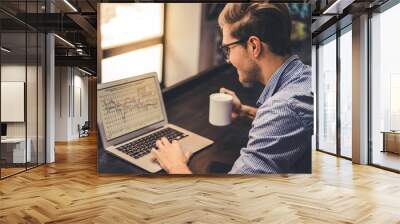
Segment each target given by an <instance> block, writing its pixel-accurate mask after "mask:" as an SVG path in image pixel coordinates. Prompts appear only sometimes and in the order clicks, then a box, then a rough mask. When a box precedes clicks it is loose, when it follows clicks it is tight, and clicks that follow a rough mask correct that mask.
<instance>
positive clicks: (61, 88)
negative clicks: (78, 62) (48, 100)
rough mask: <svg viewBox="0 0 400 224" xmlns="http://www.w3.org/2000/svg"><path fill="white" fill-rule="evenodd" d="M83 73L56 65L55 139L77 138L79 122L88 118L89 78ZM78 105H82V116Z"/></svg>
mask: <svg viewBox="0 0 400 224" xmlns="http://www.w3.org/2000/svg"><path fill="white" fill-rule="evenodd" d="M82 75H83V74H82V73H81V72H80V71H79V70H77V69H75V68H71V67H56V83H55V85H56V92H55V126H56V128H55V129H56V133H55V141H70V140H73V139H77V138H78V137H79V136H78V134H79V133H78V124H80V125H81V126H82V125H83V123H84V122H85V121H87V120H88V79H87V77H83V76H82ZM79 89H80V94H81V97H80V100H81V103H79V102H78V100H79V97H78V96H79V93H78V90H79ZM77 105H81V106H82V108H81V109H82V116H81V114H80V113H79V108H78V107H77ZM74 110H75V111H74Z"/></svg>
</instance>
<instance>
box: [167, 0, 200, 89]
mask: <svg viewBox="0 0 400 224" xmlns="http://www.w3.org/2000/svg"><path fill="white" fill-rule="evenodd" d="M200 27H201V4H200V3H196V4H185V3H179V4H178V3H173V4H166V29H165V59H164V60H165V68H164V71H165V76H164V77H165V86H166V87H168V86H171V85H173V84H176V83H178V82H180V81H182V80H184V79H187V78H189V77H190V76H193V75H196V74H197V73H198V72H199V55H200V53H199V52H200V31H201V29H200Z"/></svg>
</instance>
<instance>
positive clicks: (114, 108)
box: [98, 77, 163, 140]
mask: <svg viewBox="0 0 400 224" xmlns="http://www.w3.org/2000/svg"><path fill="white" fill-rule="evenodd" d="M156 85H158V83H157V82H156V80H155V79H154V78H152V77H151V78H146V79H142V80H136V81H133V82H129V83H124V84H121V85H118V86H114V87H110V88H106V89H103V90H102V91H99V92H98V100H99V102H98V104H99V107H100V113H101V116H102V118H103V126H104V130H105V135H106V138H107V139H108V140H110V139H113V138H116V137H120V136H122V135H124V134H127V133H130V132H132V131H135V130H138V129H140V128H143V127H146V126H149V125H151V124H154V123H156V122H159V121H161V120H163V113H162V107H161V103H160V98H159V95H158V92H157V86H156Z"/></svg>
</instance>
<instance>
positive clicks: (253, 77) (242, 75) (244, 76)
mask: <svg viewBox="0 0 400 224" xmlns="http://www.w3.org/2000/svg"><path fill="white" fill-rule="evenodd" d="M238 73H239V81H240V83H242V84H243V85H249V83H253V82H257V81H259V79H260V77H261V68H260V66H258V65H257V64H256V63H255V62H254V61H249V65H248V66H247V68H246V69H244V70H243V71H238Z"/></svg>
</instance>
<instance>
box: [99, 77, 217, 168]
mask: <svg viewBox="0 0 400 224" xmlns="http://www.w3.org/2000/svg"><path fill="white" fill-rule="evenodd" d="M97 110H98V111H97V114H98V116H99V117H98V128H99V131H100V136H101V140H102V142H103V146H104V150H105V151H106V152H108V153H110V154H112V155H114V156H117V157H119V158H121V159H123V160H125V161H127V162H129V163H131V164H134V165H136V166H138V167H140V168H142V169H144V170H146V171H148V172H151V173H155V172H158V171H160V170H161V169H162V168H161V167H160V166H159V165H158V163H157V162H156V161H152V156H151V153H150V150H151V149H152V148H153V147H154V148H155V142H156V140H158V139H160V138H161V137H167V138H168V140H169V141H172V140H174V139H175V140H178V141H179V143H180V145H181V148H182V149H183V150H184V151H189V152H191V153H195V152H197V151H199V150H201V149H204V148H206V147H207V146H209V145H211V144H213V141H212V140H210V139H207V138H205V137H202V136H200V135H198V134H195V133H193V132H190V131H188V130H186V129H183V128H180V127H178V126H176V125H173V124H170V123H168V119H167V114H166V112H165V106H164V101H163V97H162V94H161V89H160V84H159V81H158V78H157V73H148V74H144V75H140V76H135V77H131V78H126V79H122V80H117V81H113V82H107V83H102V84H98V85H97Z"/></svg>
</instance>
